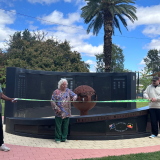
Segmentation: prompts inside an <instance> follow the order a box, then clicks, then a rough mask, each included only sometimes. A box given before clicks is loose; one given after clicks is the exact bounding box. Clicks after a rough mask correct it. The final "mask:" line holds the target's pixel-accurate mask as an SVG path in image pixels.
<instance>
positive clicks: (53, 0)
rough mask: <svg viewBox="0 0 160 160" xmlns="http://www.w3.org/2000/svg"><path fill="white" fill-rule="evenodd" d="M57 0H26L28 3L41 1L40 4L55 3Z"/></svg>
mask: <svg viewBox="0 0 160 160" xmlns="http://www.w3.org/2000/svg"><path fill="white" fill-rule="evenodd" d="M58 1H59V0H28V2H30V3H41V4H44V3H46V4H51V3H56V2H58Z"/></svg>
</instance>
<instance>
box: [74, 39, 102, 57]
mask: <svg viewBox="0 0 160 160" xmlns="http://www.w3.org/2000/svg"><path fill="white" fill-rule="evenodd" d="M74 49H75V50H77V51H78V52H83V53H85V54H86V55H87V56H91V57H94V56H95V54H98V53H102V52H103V45H102V44H101V45H99V46H92V45H91V44H88V43H84V42H83V43H81V45H79V46H75V47H74Z"/></svg>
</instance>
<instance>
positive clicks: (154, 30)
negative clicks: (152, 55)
mask: <svg viewBox="0 0 160 160" xmlns="http://www.w3.org/2000/svg"><path fill="white" fill-rule="evenodd" d="M142 33H143V34H145V35H146V36H149V37H151V38H153V37H156V36H159V35H160V25H148V26H147V27H145V29H144V30H143V31H142Z"/></svg>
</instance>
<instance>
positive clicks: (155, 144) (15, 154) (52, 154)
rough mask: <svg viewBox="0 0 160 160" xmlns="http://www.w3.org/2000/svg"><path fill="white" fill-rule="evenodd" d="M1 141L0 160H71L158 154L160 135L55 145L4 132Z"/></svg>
mask: <svg viewBox="0 0 160 160" xmlns="http://www.w3.org/2000/svg"><path fill="white" fill-rule="evenodd" d="M3 127H4V140H5V144H6V146H7V147H9V148H11V151H9V152H2V151H0V159H3V160H10V159H12V160H72V159H83V158H95V157H97V158H98V157H104V156H109V155H110V156H112V155H123V154H131V153H141V152H143V153H146V152H154V151H159V150H160V135H159V136H158V137H157V138H154V139H150V138H148V137H145V138H135V139H123V140H101V141H100V140H99V141H98V140H90V141H86V140H70V142H69V143H65V142H62V143H60V144H56V143H55V141H54V139H40V138H31V137H22V136H17V135H12V134H9V133H6V132H5V125H3Z"/></svg>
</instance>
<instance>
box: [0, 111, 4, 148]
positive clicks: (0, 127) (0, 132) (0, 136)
mask: <svg viewBox="0 0 160 160" xmlns="http://www.w3.org/2000/svg"><path fill="white" fill-rule="evenodd" d="M3 143H4V141H3V124H2V114H1V113H0V146H1V145H2V144H3Z"/></svg>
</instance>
